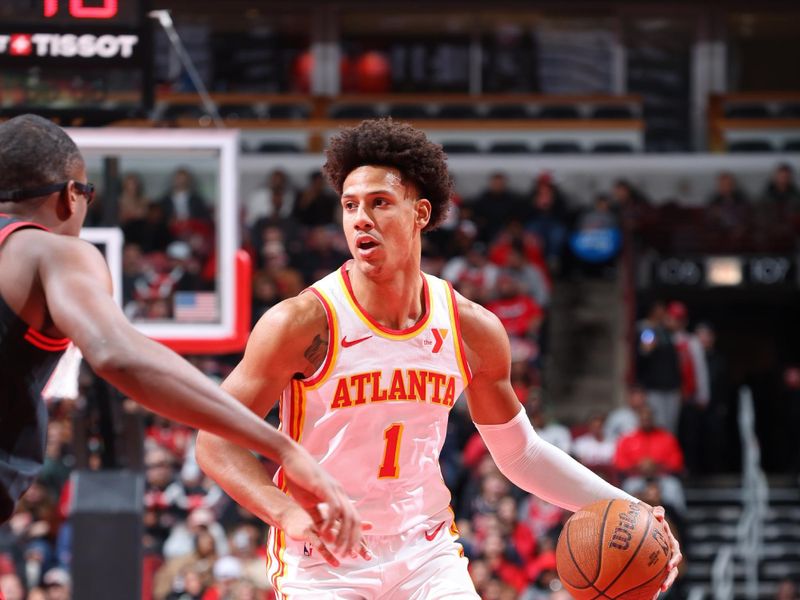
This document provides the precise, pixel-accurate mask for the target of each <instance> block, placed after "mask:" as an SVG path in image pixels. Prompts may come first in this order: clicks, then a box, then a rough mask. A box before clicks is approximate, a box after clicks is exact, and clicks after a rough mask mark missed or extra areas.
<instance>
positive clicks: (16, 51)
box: [0, 33, 139, 58]
mask: <svg viewBox="0 0 800 600" xmlns="http://www.w3.org/2000/svg"><path fill="white" fill-rule="evenodd" d="M137 44H139V36H138V35H125V34H123V35H111V34H105V35H94V34H89V33H86V34H83V35H76V34H72V33H65V34H58V33H12V34H9V35H5V34H0V54H5V55H8V56H20V57H29V56H37V57H42V58H57V57H60V56H63V57H65V58H66V57H68V58H73V57H78V58H131V57H132V56H133V54H134V49H135V47H136V46H137Z"/></svg>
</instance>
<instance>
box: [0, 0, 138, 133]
mask: <svg viewBox="0 0 800 600" xmlns="http://www.w3.org/2000/svg"><path fill="white" fill-rule="evenodd" d="M146 3H147V0H3V1H2V2H0V115H1V116H12V115H15V114H19V113H22V112H37V113H40V114H45V115H49V116H59V117H62V118H63V119H64V121H65V122H66V123H70V122H73V121H75V119H80V122H83V123H90V124H100V123H103V122H108V121H113V120H115V119H119V118H125V117H134V116H139V115H141V114H143V113H144V112H145V111H146V110H148V109H149V108H150V106H151V105H152V81H151V77H152V73H151V72H152V57H151V52H152V49H151V40H150V26H151V25H150V22H149V20H148V19H147V18H146V16H145V12H146V10H147V6H146Z"/></svg>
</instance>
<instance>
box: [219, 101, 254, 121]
mask: <svg viewBox="0 0 800 600" xmlns="http://www.w3.org/2000/svg"><path fill="white" fill-rule="evenodd" d="M219 116H221V117H222V118H223V119H231V120H238V119H258V118H259V115H258V113H257V112H256V109H255V108H254V107H253V106H251V105H250V104H223V105H222V106H220V107H219Z"/></svg>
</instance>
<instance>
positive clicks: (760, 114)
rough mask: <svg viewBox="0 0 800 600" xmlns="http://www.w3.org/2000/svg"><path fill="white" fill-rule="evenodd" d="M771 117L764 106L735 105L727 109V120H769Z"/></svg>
mask: <svg viewBox="0 0 800 600" xmlns="http://www.w3.org/2000/svg"><path fill="white" fill-rule="evenodd" d="M769 116H770V114H769V110H767V107H766V106H765V105H763V104H734V105H733V106H728V107H726V108H725V118H726V119H768V118H769Z"/></svg>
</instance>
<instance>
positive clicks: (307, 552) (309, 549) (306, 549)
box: [303, 542, 314, 556]
mask: <svg viewBox="0 0 800 600" xmlns="http://www.w3.org/2000/svg"><path fill="white" fill-rule="evenodd" d="M313 552H314V546H312V545H311V544H309V543H308V542H303V556H311V554H312V553H313Z"/></svg>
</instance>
